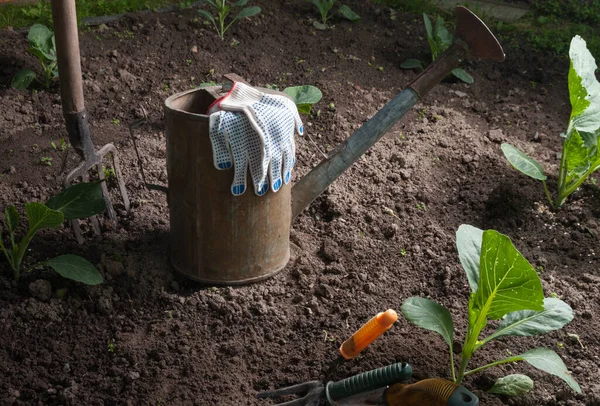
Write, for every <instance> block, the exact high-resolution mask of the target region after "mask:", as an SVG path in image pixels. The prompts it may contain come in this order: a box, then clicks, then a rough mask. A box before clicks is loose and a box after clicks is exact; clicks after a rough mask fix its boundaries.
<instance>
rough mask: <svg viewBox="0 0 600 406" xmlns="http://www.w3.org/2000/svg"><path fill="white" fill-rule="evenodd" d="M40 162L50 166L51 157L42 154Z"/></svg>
mask: <svg viewBox="0 0 600 406" xmlns="http://www.w3.org/2000/svg"><path fill="white" fill-rule="evenodd" d="M40 163H41V164H42V165H46V166H52V157H49V156H43V157H41V158H40Z"/></svg>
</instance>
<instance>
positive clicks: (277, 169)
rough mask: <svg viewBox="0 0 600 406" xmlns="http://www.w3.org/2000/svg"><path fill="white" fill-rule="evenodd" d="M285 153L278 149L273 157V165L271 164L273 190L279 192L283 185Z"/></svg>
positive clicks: (270, 173)
mask: <svg viewBox="0 0 600 406" xmlns="http://www.w3.org/2000/svg"><path fill="white" fill-rule="evenodd" d="M282 159H283V155H282V153H281V151H277V153H276V154H275V155H273V156H272V157H271V165H270V166H269V175H270V178H271V189H272V190H273V192H277V191H278V190H279V189H281V186H283V181H282V179H281V163H282V162H281V161H282Z"/></svg>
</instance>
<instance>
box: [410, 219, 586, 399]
mask: <svg viewBox="0 0 600 406" xmlns="http://www.w3.org/2000/svg"><path fill="white" fill-rule="evenodd" d="M456 245H457V249H458V255H459V259H460V262H461V264H462V267H463V269H464V270H465V272H466V274H467V279H468V281H469V286H470V288H471V294H470V297H469V304H468V320H469V321H468V326H467V332H466V335H465V341H464V344H463V347H462V352H461V354H460V366H459V369H458V374H457V373H456V371H455V366H454V353H453V341H454V323H453V321H452V316H451V314H450V312H449V311H448V310H447V309H446V308H445V307H444V306H442V305H440V304H438V303H436V302H434V301H432V300H429V299H425V298H421V297H411V298H409V299H407V300H406V301H405V302H404V303H403V304H402V313H403V314H404V316H405V317H406V318H407V319H408V321H410V322H411V323H413V324H415V325H416V326H419V327H422V328H425V329H427V330H431V331H434V332H437V333H439V334H440V335H441V336H442V337H443V339H444V341H445V342H446V343H447V344H448V346H449V348H450V370H451V374H452V379H453V380H454V381H455V382H456V383H458V384H460V383H461V382H462V380H463V378H464V377H465V376H467V375H471V374H474V373H476V372H480V371H483V370H485V369H487V368H491V367H494V366H498V365H502V364H508V363H512V362H518V361H525V362H527V363H529V364H530V365H531V366H533V367H535V368H538V369H540V370H542V371H545V372H547V373H550V374H552V375H555V376H557V377H559V378H561V379H562V380H564V381H565V382H566V383H567V384H568V385H569V386H570V387H571V388H572V389H573V390H575V391H576V392H578V393H581V389H580V387H579V385H578V384H577V382H575V380H574V379H573V377H572V376H571V374H570V372H569V371H568V370H567V367H566V366H565V364H564V363H563V361H562V360H561V358H560V357H559V356H558V355H557V354H556V353H555V352H554V351H552V350H550V349H547V348H543V347H539V348H535V349H533V350H530V351H527V352H525V353H522V354H519V355H515V356H510V357H508V358H505V359H501V360H499V361H495V362H492V363H490V364H487V365H483V366H481V367H478V368H475V369H472V370H467V365H468V363H469V360H470V359H471V357H472V356H473V354H474V353H475V351H477V350H479V349H480V348H481V347H483V346H484V345H486V344H487V343H489V342H490V341H493V340H496V339H498V338H501V337H505V336H535V335H540V334H545V333H548V332H549V331H553V330H558V329H560V328H562V327H563V326H564V325H566V324H567V323H569V322H570V321H571V320H572V319H573V310H572V309H571V307H570V306H569V305H568V304H566V303H565V302H563V301H562V300H560V299H555V298H544V294H543V291H542V283H541V281H540V278H539V276H538V274H537V273H536V272H535V269H534V268H533V267H532V266H531V264H530V263H529V262H528V261H527V260H526V259H525V258H524V257H523V256H522V255H521V253H520V252H519V251H517V249H516V248H515V247H514V246H513V244H512V242H511V241H510V239H509V238H508V237H507V236H505V235H502V234H500V233H498V232H497V231H494V230H486V231H483V230H480V229H478V228H475V227H472V226H469V225H462V226H460V227H459V229H458V231H457V233H456ZM490 320H500V322H499V323H498V324H497V326H496V330H495V331H494V332H493V333H491V334H490V335H488V336H486V337H483V338H480V335H481V332H482V330H483V329H484V327H486V326H487V325H488V321H490ZM530 381H531V380H530V379H529V378H528V377H526V376H525V375H512V376H510V375H509V376H507V377H504V378H503V379H502V378H501V379H500V380H498V381H497V382H496V384H495V385H494V387H493V388H492V391H493V392H494V393H502V394H509V395H517V394H521V393H524V392H526V391H527V390H529V389H531V387H532V386H533V385H532V383H531V382H530Z"/></svg>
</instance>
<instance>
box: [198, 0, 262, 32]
mask: <svg viewBox="0 0 600 406" xmlns="http://www.w3.org/2000/svg"><path fill="white" fill-rule="evenodd" d="M205 1H206V3H208V4H209V5H210V6H211V7H212V8H213V9H214V10H215V12H216V15H214V16H213V15H212V14H211V13H209V12H208V11H206V10H202V9H199V10H198V13H200V15H201V16H202V17H204V18H206V19H207V20H208V21H210V22H211V23H212V24H213V26H214V28H215V30H216V31H217V34H219V37H221V39H224V38H225V32H226V31H227V30H228V29H229V27H231V24H233V23H234V22H236V21H237V20H239V19H242V18H248V17H252V16H255V15H257V14H258V13H260V7H257V6H254V7H246V8H243V9H242V10H241V11H240V12H239V13H238V15H236V16H235V17H234V18H233V20H231V21H230V22H229V24H227V25H226V24H225V19H226V18H227V16H228V15H229V13H230V12H231V10H232V9H233V8H234V7H235V8H237V7H244V6H245V5H246V4H248V0H239V1H237V2H235V3H233V5H229V4H227V2H226V1H225V0H205Z"/></svg>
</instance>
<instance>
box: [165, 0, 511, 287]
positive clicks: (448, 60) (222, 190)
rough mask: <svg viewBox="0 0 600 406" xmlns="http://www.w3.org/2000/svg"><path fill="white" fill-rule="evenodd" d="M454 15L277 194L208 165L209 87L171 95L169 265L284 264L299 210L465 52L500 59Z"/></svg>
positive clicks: (251, 278) (238, 274)
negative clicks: (402, 83)
mask: <svg viewBox="0 0 600 406" xmlns="http://www.w3.org/2000/svg"><path fill="white" fill-rule="evenodd" d="M456 16H457V21H456V35H455V41H454V43H453V44H452V45H451V46H450V47H449V48H448V49H447V50H446V52H444V53H443V54H442V55H441V56H440V57H439V58H438V59H437V60H436V61H435V62H434V63H433V64H431V65H430V66H429V67H427V69H425V71H423V72H422V73H421V74H420V75H419V76H418V77H417V78H416V79H415V80H413V82H412V83H410V84H409V85H408V87H407V88H406V89H404V90H403V91H402V92H401V93H399V94H398V95H397V96H396V97H395V98H394V99H392V100H391V101H390V102H389V103H388V104H386V105H385V106H384V107H383V109H381V110H380V111H379V112H378V113H377V114H375V116H374V117H373V118H371V119H370V120H369V121H367V122H366V123H365V124H364V125H363V126H362V127H361V128H359V129H358V130H357V131H356V132H355V133H354V134H352V135H351V136H350V137H349V138H348V139H346V141H344V142H343V143H342V144H340V145H339V146H338V147H337V148H336V149H335V150H333V151H332V152H331V153H330V154H329V156H328V157H327V158H325V159H324V160H323V161H322V162H321V163H320V164H319V165H318V166H317V167H315V168H314V169H313V170H312V171H310V172H309V173H308V174H307V175H305V176H304V177H303V178H302V179H300V180H299V181H298V182H297V183H296V184H295V185H294V186H293V187H291V185H284V186H283V187H282V188H281V189H280V190H279V191H278V192H277V193H272V192H268V193H267V194H266V195H264V196H262V197H259V196H256V195H254V194H253V193H245V194H243V195H242V196H232V194H231V192H230V184H231V176H232V174H231V171H217V170H215V169H214V166H213V156H212V148H211V144H210V139H209V136H208V121H209V117H208V116H207V115H206V111H207V109H208V107H209V106H210V104H211V103H212V102H213V101H214V99H215V95H214V89H212V90H211V89H194V90H190V91H187V92H183V93H179V94H175V95H173V96H171V97H169V98H168V99H167V100H166V102H165V119H166V133H167V173H168V182H169V190H168V203H169V209H170V215H171V219H170V222H171V224H170V225H171V262H172V264H173V266H174V267H175V268H176V269H177V270H178V271H179V272H180V273H182V274H183V275H185V276H187V277H189V278H191V279H194V280H197V281H200V282H204V283H210V284H245V283H250V282H257V281H260V280H263V279H266V278H268V277H270V276H273V275H274V274H275V273H277V272H278V271H280V270H281V269H283V268H284V267H285V265H286V264H287V262H288V260H289V257H290V248H289V231H290V225H291V222H292V220H293V219H294V218H295V217H296V216H297V215H298V214H299V213H300V212H302V210H304V209H305V208H306V207H307V206H308V205H309V204H310V203H311V202H312V201H313V200H314V199H315V198H316V197H317V196H318V195H319V194H321V193H322V192H323V191H324V190H325V189H326V188H327V187H328V186H329V185H330V184H331V183H332V182H333V181H334V180H335V179H336V178H337V177H338V176H340V175H341V174H342V173H343V172H344V171H345V170H346V169H347V168H348V167H350V165H352V164H353V163H354V162H355V161H356V160H357V159H358V158H359V157H360V156H361V155H362V154H364V153H365V152H366V151H367V150H368V149H369V148H370V147H371V146H372V145H373V144H375V143H376V142H377V141H378V140H379V139H380V138H381V137H383V136H384V135H385V133H386V132H387V131H388V130H389V129H390V128H391V127H392V126H393V125H394V124H395V123H396V122H397V121H398V120H400V119H401V118H402V117H403V116H404V115H405V114H406V113H407V112H408V111H409V110H410V109H411V108H412V107H413V106H414V105H415V104H416V103H417V102H418V101H419V100H420V99H421V98H422V97H424V96H425V95H426V94H427V93H428V92H429V91H430V90H431V89H432V88H433V87H434V86H436V85H437V84H438V83H440V82H441V81H442V80H443V79H444V78H445V77H446V76H447V75H448V74H449V73H450V72H451V71H452V69H454V68H456V67H457V66H458V65H459V64H460V63H461V61H462V60H463V59H467V58H470V59H475V58H482V59H491V60H495V61H502V60H504V52H503V50H502V47H501V46H500V44H499V43H498V40H497V39H496V38H495V37H494V35H493V34H492V33H491V31H490V30H489V29H488V28H487V26H486V25H485V24H484V23H483V22H482V21H481V20H480V19H479V18H478V17H477V16H476V15H475V14H473V13H472V12H471V11H469V10H468V9H466V8H465V7H457V9H456ZM261 90H264V89H261ZM290 202H291V204H290Z"/></svg>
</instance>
